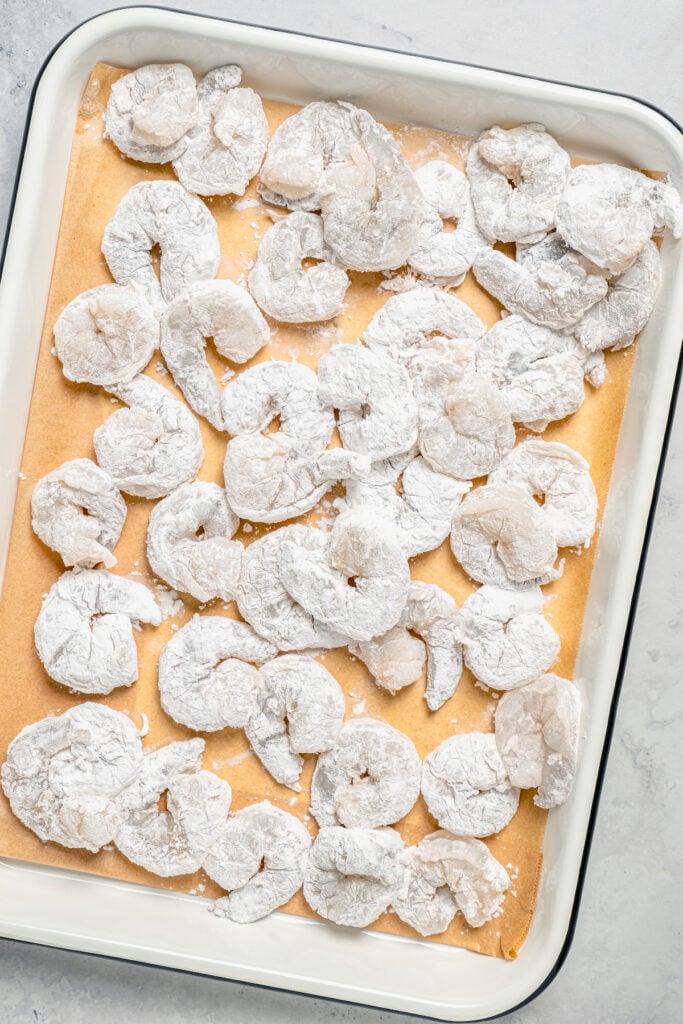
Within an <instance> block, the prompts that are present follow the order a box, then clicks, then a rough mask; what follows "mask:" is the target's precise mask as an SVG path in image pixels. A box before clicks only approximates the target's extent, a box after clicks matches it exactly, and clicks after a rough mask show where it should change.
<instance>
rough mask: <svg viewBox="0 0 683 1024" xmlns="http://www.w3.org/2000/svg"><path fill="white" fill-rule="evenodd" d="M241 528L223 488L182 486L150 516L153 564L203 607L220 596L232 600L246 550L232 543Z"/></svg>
mask: <svg viewBox="0 0 683 1024" xmlns="http://www.w3.org/2000/svg"><path fill="white" fill-rule="evenodd" d="M238 527H239V519H238V518H237V516H236V515H235V513H234V512H233V511H232V509H231V508H230V506H229V505H228V502H227V500H226V497H225V491H224V490H222V488H220V487H219V486H218V484H214V483H208V482H207V481H205V480H195V481H193V482H192V483H189V484H181V486H180V487H179V488H178V489H177V490H175V491H172V492H171V494H169V495H168V496H167V497H165V498H163V499H162V500H161V501H160V502H159V503H158V504H157V505H155V506H154V508H153V509H152V513H151V515H150V517H149V524H148V526H147V559H148V561H149V564H150V566H151V568H152V571H153V572H154V573H156V575H157V576H160V577H161V579H162V580H165V582H166V583H168V584H169V586H171V587H172V588H173V589H174V590H182V591H184V592H185V593H187V594H191V595H192V597H194V598H196V600H197V601H201V602H202V603H205V602H207V601H211V600H212V599H213V598H215V597H219V598H220V599H221V600H222V601H232V600H233V599H234V597H235V594H236V592H237V585H238V581H239V574H240V565H241V561H242V553H243V551H244V547H243V545H242V544H241V543H240V541H237V540H232V539H231V538H232V536H233V534H234V533H235V532H236V531H237V529H238ZM199 533H201V535H200V536H198V534H199Z"/></svg>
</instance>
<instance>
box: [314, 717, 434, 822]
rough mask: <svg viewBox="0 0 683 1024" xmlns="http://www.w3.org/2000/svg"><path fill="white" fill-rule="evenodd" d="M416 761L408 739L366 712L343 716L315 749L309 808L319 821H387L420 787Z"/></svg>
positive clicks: (402, 809)
mask: <svg viewBox="0 0 683 1024" xmlns="http://www.w3.org/2000/svg"><path fill="white" fill-rule="evenodd" d="M420 772H421V763H420V758H419V757H418V754H417V751H416V750H415V746H414V744H413V741H412V740H411V739H409V737H408V736H405V735H404V734H403V733H402V732H399V731H398V729H394V728H393V727H392V726H390V725H387V724H386V723H385V722H379V721H376V720H375V719H372V718H356V719H352V720H351V721H348V722H345V723H344V725H343V726H342V728H341V731H340V732H339V735H338V737H337V743H336V744H335V746H334V747H332V749H331V750H328V751H326V752H325V753H323V754H320V756H319V757H318V761H317V763H316V766H315V771H314V772H313V780H312V782H311V814H312V815H313V817H314V818H315V820H316V821H317V822H318V825H320V827H321V828H322V827H324V826H326V825H345V826H346V827H347V828H354V827H363V828H375V827H378V826H380V825H393V823H394V822H396V821H399V820H400V819H401V818H403V817H405V815H406V814H407V813H408V812H409V811H410V809H411V808H412V807H413V805H414V803H415V801H416V800H417V798H418V795H419V793H420Z"/></svg>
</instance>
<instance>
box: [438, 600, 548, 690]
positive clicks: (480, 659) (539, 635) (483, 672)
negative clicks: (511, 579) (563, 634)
mask: <svg viewBox="0 0 683 1024" xmlns="http://www.w3.org/2000/svg"><path fill="white" fill-rule="evenodd" d="M542 611H543V594H542V593H541V589H540V587H532V588H530V589H529V590H523V591H515V590H504V589H501V588H499V587H492V586H487V585H484V586H483V587H480V588H479V590H476V591H475V592H474V594H471V595H470V596H469V597H468V598H467V600H466V601H465V603H464V604H463V606H462V608H461V610H460V614H459V615H458V618H457V622H456V624H455V632H456V636H457V637H458V639H459V640H460V642H461V643H462V645H463V648H464V654H465V664H466V665H467V667H468V669H469V670H470V672H472V674H473V675H474V676H475V678H476V679H478V680H479V682H481V683H483V684H484V685H485V686H489V687H491V689H493V690H513V689H515V688H516V687H519V686H524V684H525V683H530V682H532V681H533V680H534V679H538V677H539V676H540V675H542V674H543V673H544V672H546V671H547V670H548V669H549V668H550V666H551V665H552V664H553V663H554V661H555V659H556V658H557V655H558V654H559V652H560V638H559V636H558V635H557V633H556V632H555V630H554V629H553V627H552V626H551V625H550V623H549V622H547V621H546V620H545V619H544V618H543V615H542Z"/></svg>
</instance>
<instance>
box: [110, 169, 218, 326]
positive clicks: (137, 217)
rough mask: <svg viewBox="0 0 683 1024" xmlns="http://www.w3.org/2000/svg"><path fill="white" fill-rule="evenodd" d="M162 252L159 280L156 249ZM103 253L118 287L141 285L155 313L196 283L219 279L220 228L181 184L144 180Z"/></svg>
mask: <svg viewBox="0 0 683 1024" xmlns="http://www.w3.org/2000/svg"><path fill="white" fill-rule="evenodd" d="M157 244H158V246H159V249H160V250H161V260H160V264H159V279H158V280H157V276H156V274H155V272H154V267H153V266H152V257H151V250H152V248H153V247H154V246H155V245H157ZM102 254H103V255H104V258H105V260H106V261H107V266H108V267H109V270H110V271H111V275H112V277H113V278H114V280H115V281H116V282H117V284H122V285H127V284H137V285H139V287H140V288H141V289H142V290H143V291H144V292H145V294H146V295H147V298H148V300H149V303H150V305H151V306H152V309H154V310H155V312H157V313H162V312H163V309H164V304H165V303H166V302H169V301H170V300H171V299H174V298H175V297H176V296H177V295H179V294H180V293H181V292H184V291H185V290H186V289H187V288H188V287H189V286H190V285H191V284H194V283H195V282H196V281H209V280H211V278H213V277H215V274H216V271H217V270H218V264H219V263H220V258H221V252H220V246H219V244H218V226H217V224H216V221H215V219H214V217H213V216H212V215H211V214H210V213H209V211H208V210H207V208H206V206H205V205H204V203H203V202H202V201H201V199H197V197H196V196H194V195H192V193H191V192H188V191H187V189H186V188H183V186H182V185H181V184H179V182H177V181H140V182H138V184H137V185H133V186H132V188H130V189H129V190H128V192H126V194H125V196H124V197H123V199H122V200H121V202H120V203H119V205H118V206H117V207H116V211H115V213H114V216H113V217H112V218H111V220H110V221H109V223H108V224H107V226H106V228H105V229H104V235H103V237H102Z"/></svg>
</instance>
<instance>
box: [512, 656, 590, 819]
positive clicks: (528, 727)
mask: <svg viewBox="0 0 683 1024" xmlns="http://www.w3.org/2000/svg"><path fill="white" fill-rule="evenodd" d="M580 722H581V697H580V695H579V691H578V690H577V688H576V687H575V686H574V684H573V683H570V682H569V680H568V679H562V677H561V676H555V675H545V676H542V677H541V678H540V679H537V680H536V681H535V682H533V683H529V685H528V686H523V687H522V688H521V689H520V690H514V691H513V692H512V693H505V694H503V696H502V697H501V698H500V700H499V702H498V705H497V707H496V723H495V728H496V734H495V735H496V743H497V744H498V750H499V752H500V756H501V757H502V759H503V762H504V764H505V767H506V769H507V772H508V775H509V777H510V780H511V781H512V782H513V784H514V785H515V786H519V787H520V788H521V789H531V788H533V787H535V786H537V787H538V792H537V793H536V795H535V796H534V803H535V804H536V805H537V806H538V807H557V806H558V805H559V804H562V803H564V801H565V800H566V799H567V797H568V796H569V794H570V793H571V791H572V787H573V785H574V776H575V774H576V764H577V761H578V756H579V735H580Z"/></svg>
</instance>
